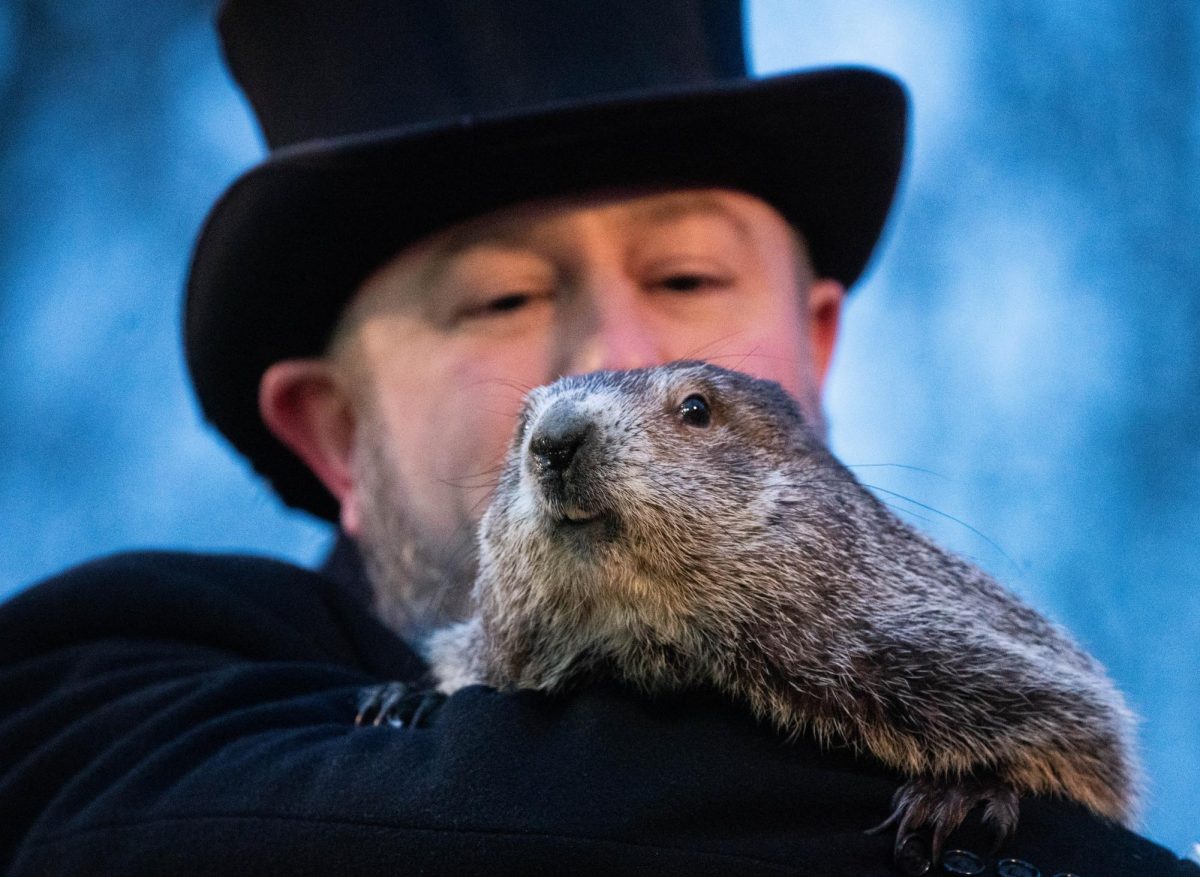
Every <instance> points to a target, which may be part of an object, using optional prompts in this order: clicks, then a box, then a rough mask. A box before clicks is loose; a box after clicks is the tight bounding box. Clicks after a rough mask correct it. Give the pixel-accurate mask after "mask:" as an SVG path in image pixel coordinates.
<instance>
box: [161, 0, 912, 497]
mask: <svg viewBox="0 0 1200 877" xmlns="http://www.w3.org/2000/svg"><path fill="white" fill-rule="evenodd" d="M218 23H219V28H220V32H221V36H222V39H223V41H224V47H225V53H226V57H227V59H228V61H229V65H230V67H231V69H232V70H233V73H234V76H235V77H236V79H237V80H238V82H239V84H240V85H241V86H242V88H243V89H244V90H245V92H246V94H247V96H248V97H249V99H250V101H251V103H252V104H253V106H254V109H255V111H256V113H257V115H258V119H259V122H260V124H261V125H262V128H263V131H264V132H265V134H266V139H267V143H268V144H269V146H270V149H271V155H270V157H269V158H268V159H267V160H266V161H264V162H263V163H262V164H260V165H258V166H257V167H255V168H253V169H251V170H250V171H249V172H247V173H246V174H245V175H243V176H242V177H241V178H240V179H238V180H237V181H236V182H235V183H234V184H233V186H231V187H230V189H229V191H227V192H226V193H225V195H224V196H223V197H222V198H221V199H220V200H219V201H218V202H217V204H216V206H215V207H214V208H213V210H212V212H211V213H210V214H209V217H208V220H207V222H206V224H205V226H204V230H203V232H202V233H201V236H200V239H199V242H198V243H197V246H196V251H195V255H194V258H193V262H192V266H191V274H190V277H189V279H188V298H187V305H186V314H185V327H184V332H185V344H186V348H187V360H188V367H189V369H190V371H191V375H192V380H193V382H194V384H195V387H196V392H197V395H198V396H199V399H200V404H201V406H202V407H203V409H204V413H205V414H206V416H207V417H208V418H209V419H210V420H211V421H212V422H213V423H214V424H215V425H216V426H217V427H218V428H219V429H220V430H221V431H222V432H223V433H224V434H225V436H226V437H227V438H228V439H229V440H230V441H231V442H232V443H233V444H234V446H235V447H237V448H238V450H240V451H241V452H242V453H243V454H245V455H246V456H247V457H248V458H249V459H250V461H251V462H252V463H253V464H254V466H255V468H256V469H257V470H258V471H259V472H260V473H262V474H263V475H265V476H266V477H267V478H268V479H270V481H271V483H272V484H273V485H274V487H275V489H276V491H277V492H278V493H279V495H280V496H281V497H282V498H283V499H284V501H286V502H287V503H289V504H291V505H294V506H297V507H300V508H304V509H307V510H309V511H311V512H313V513H314V514H317V515H319V516H321V517H325V518H329V519H331V520H332V519H335V518H336V515H337V509H336V505H335V503H334V501H333V498H332V497H331V496H330V495H329V494H328V493H327V492H326V491H325V489H324V488H323V487H322V486H321V484H320V483H319V482H318V481H317V480H316V479H315V478H314V477H313V475H312V474H311V473H310V472H309V471H308V469H307V467H305V466H304V464H302V463H301V462H300V461H299V460H298V459H297V458H295V457H294V456H293V455H292V454H291V453H290V451H288V450H286V449H285V448H284V447H283V446H282V445H281V444H280V443H279V442H277V441H276V440H275V438H274V437H273V436H272V435H271V434H270V432H269V431H268V430H267V429H266V427H265V426H264V425H263V423H262V420H261V419H260V417H259V414H258V406H257V399H258V382H259V379H260V378H261V376H262V373H263V372H264V370H265V369H266V368H267V367H268V366H270V365H271V364H272V363H274V362H277V361H279V360H281V359H286V358H289V357H298V356H313V355H316V354H319V353H320V352H321V351H322V350H323V349H324V347H325V345H326V343H327V341H328V339H329V337H330V334H331V332H332V330H333V327H334V325H335V323H336V321H337V319H338V316H339V314H340V312H341V310H342V308H343V307H344V305H345V304H346V302H347V301H348V300H349V298H350V296H351V295H352V294H353V293H354V291H355V289H356V288H357V287H358V285H359V284H361V283H362V281H364V280H365V279H366V278H367V277H368V276H369V275H370V274H371V273H372V272H373V271H374V269H376V268H377V267H379V266H380V265H381V264H382V263H383V262H385V261H386V260H387V259H388V258H389V257H390V256H392V255H394V254H395V253H396V252H397V251H398V250H399V249H400V248H402V247H403V246H405V245H406V244H409V243H412V242H414V241H416V240H417V239H419V238H421V237H423V236H425V235H427V234H429V233H431V232H433V231H435V230H437V229H439V228H442V227H444V226H447V225H450V224H452V223H455V222H458V221H461V220H464V219H467V218H470V217H472V216H476V215H479V214H481V213H483V212H486V211H489V210H492V209H496V208H499V207H502V206H504V205H507V204H512V203H515V202H520V201H527V200H530V199H534V198H541V197H549V196H553V195H559V194H564V193H569V192H584V191H587V190H591V189H597V188H602V187H606V186H630V185H639V184H647V185H659V184H668V185H673V184H679V185H697V184H699V185H706V186H723V187H729V188H734V189H740V190H743V191H746V192H750V193H752V194H756V195H758V196H759V197H761V198H763V199H764V200H766V201H768V202H769V203H771V204H772V205H773V206H774V207H775V208H776V209H777V210H779V211H780V212H781V213H782V214H783V215H784V216H785V217H787V219H788V220H789V221H790V222H792V223H793V224H794V225H795V226H796V227H797V228H799V229H801V230H802V231H803V233H804V235H805V238H806V239H807V241H808V244H809V248H810V251H811V253H812V257H813V261H814V263H815V266H816V269H817V271H818V273H819V274H821V275H823V276H828V277H834V278H836V279H838V280H840V281H842V282H843V283H844V284H845V285H847V286H849V285H851V284H852V283H853V282H854V281H855V280H856V279H857V278H858V277H859V275H860V274H861V272H862V270H863V267H864V266H865V264H866V262H867V259H868V257H869V256H870V253H871V250H872V248H873V247H874V245H875V242H876V240H877V238H878V237H879V234H880V231H881V229H882V226H883V222H884V219H885V217H886V215H887V211H888V207H889V205H890V203H891V199H892V195H893V192H894V190H895V186H896V181H897V178H898V176H899V172H900V166H901V161H902V156H903V151H904V134H905V111H906V99H905V95H904V91H903V89H902V87H901V86H900V85H899V84H898V83H897V82H896V81H895V80H894V79H892V78H890V77H888V76H885V75H883V74H881V73H878V72H874V71H870V70H865V69H856V68H834V69H823V70H814V71H809V72H803V73H798V74H792V75H786V76H777V77H772V78H766V79H751V78H748V77H747V73H746V67H745V60H744V55H743V49H742V26H743V25H742V19H741V4H740V2H739V0H334V2H331V0H290V2H285V0H229V2H226V3H225V4H224V5H223V7H222V9H221V11H220V13H219V18H218Z"/></svg>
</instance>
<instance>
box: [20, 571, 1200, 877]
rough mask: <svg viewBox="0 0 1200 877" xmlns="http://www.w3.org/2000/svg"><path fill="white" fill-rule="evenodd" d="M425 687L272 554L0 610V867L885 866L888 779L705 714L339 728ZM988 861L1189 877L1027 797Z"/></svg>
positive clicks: (1103, 829) (623, 702)
mask: <svg viewBox="0 0 1200 877" xmlns="http://www.w3.org/2000/svg"><path fill="white" fill-rule="evenodd" d="M423 670H424V668H423V666H422V664H421V662H420V660H419V659H418V658H417V657H416V655H415V654H414V653H413V652H412V651H411V650H410V649H409V648H408V647H407V646H406V645H405V644H404V643H403V642H401V641H400V640H399V639H397V638H396V637H395V636H393V635H392V634H391V633H390V632H389V631H387V630H386V629H385V628H384V627H383V626H382V625H381V624H379V622H377V621H376V620H375V619H374V617H373V616H372V615H371V613H370V611H369V610H368V608H367V606H366V605H365V603H364V601H363V600H362V599H361V597H358V596H355V595H354V594H353V593H351V592H350V591H348V590H347V589H345V588H343V587H341V586H339V585H337V584H335V583H334V582H332V581H331V580H329V579H327V578H324V577H322V576H320V575H318V574H316V573H312V572H309V571H305V570H301V569H298V568H296V567H293V566H288V565H285V564H281V563H276V562H272V561H266V560H260V559H251V558H235V557H212V556H189V555H182V554H130V555H123V556H118V557H114V558H110V559H106V560H101V561H97V562H95V563H92V564H89V565H87V566H83V567H80V568H78V569H75V570H73V571H71V572H68V573H66V574H64V575H62V576H59V577H58V578H56V579H53V580H51V581H48V582H46V583H44V584H42V585H40V586H38V587H36V588H33V589H31V590H29V591H27V592H25V593H23V594H20V595H19V596H17V597H16V598H14V599H12V600H11V601H9V602H8V603H7V604H6V605H4V606H2V607H0V871H11V873H14V874H56V873H63V874H81V873H111V874H122V875H132V874H156V875H163V874H190V873H220V874H248V875H249V874H254V875H264V874H288V875H301V874H321V875H324V874H339V873H383V874H409V873H428V874H433V873H446V874H506V873H540V872H544V873H580V872H587V873H609V874H612V873H644V874H651V875H655V877H662V875H667V874H706V873H712V874H785V873H786V874H818V875H846V877H849V875H856V877H857V875H873V874H879V875H883V874H892V873H895V871H894V870H893V868H892V866H891V857H890V839H889V838H887V837H882V836H867V835H865V834H864V833H863V829H865V828H868V827H869V826H871V825H873V824H875V823H878V822H879V821H881V820H882V819H883V818H884V817H885V816H886V815H887V813H888V811H889V799H890V797H891V794H892V792H893V790H894V789H895V786H896V778H895V777H894V776H890V775H889V774H888V773H887V772H886V771H884V770H882V769H880V768H879V767H878V766H877V765H875V764H873V763H872V762H870V761H867V760H865V759H855V758H853V757H851V756H850V755H849V754H848V753H845V752H822V751H820V750H818V748H817V747H816V746H815V745H813V744H812V743H810V742H807V741H803V740H802V741H799V742H797V743H794V744H787V743H785V742H783V741H781V740H780V739H779V738H778V737H777V735H775V734H774V733H772V732H771V731H769V730H768V729H766V728H763V727H759V726H757V725H756V724H755V723H754V722H753V721H752V720H751V719H750V718H749V717H747V716H746V715H745V714H744V711H743V710H740V709H737V708H736V707H730V706H726V705H724V704H721V703H719V702H717V701H715V700H714V699H712V698H710V697H708V696H705V695H700V694H697V695H689V696H687V697H671V698H663V699H659V700H656V701H651V700H647V699H644V698H639V697H635V696H633V695H630V694H628V693H625V692H622V691H619V690H616V689H610V688H594V689H589V690H586V691H583V692H579V693H577V694H573V695H570V696H564V697H548V696H544V695H540V694H536V693H531V692H519V693H514V694H501V693H497V692H495V691H492V690H489V689H486V688H482V687H472V688H468V689H464V690H463V691H461V692H459V693H457V694H455V695H454V696H453V697H450V698H448V699H446V700H444V702H442V701H433V700H430V701H428V703H429V704H430V706H431V707H433V708H432V709H431V710H430V712H429V714H428V716H427V717H426V719H425V720H424V721H423V722H422V723H421V724H420V725H419V726H418V727H416V728H413V729H405V730H396V729H392V728H356V727H354V725H353V717H354V713H355V707H356V700H357V693H358V690H359V689H360V688H361V687H363V686H366V685H371V684H374V683H378V682H380V681H386V680H392V679H406V680H417V679H418V678H419V677H420V676H421V675H422V673H423ZM964 837H966V838H967V839H966V840H963V839H962V838H958V839H956V843H957V844H958V845H959V846H963V845H967V844H969V843H972V841H970V832H969V831H968V832H966V833H965V835H964ZM1004 855H1006V856H1012V857H1015V858H1019V859H1024V860H1027V861H1029V862H1031V863H1033V864H1034V865H1036V866H1037V867H1038V868H1040V869H1041V872H1042V874H1044V875H1047V877H1049V875H1052V874H1055V873H1058V872H1066V871H1073V872H1076V873H1078V874H1080V875H1084V877H1101V875H1154V874H1164V875H1165V874H1192V875H1200V868H1196V867H1195V866H1193V865H1189V864H1186V863H1183V862H1180V861H1179V860H1177V859H1176V858H1175V857H1174V856H1172V855H1171V854H1170V853H1169V852H1168V851H1166V850H1164V849H1162V848H1161V847H1158V846H1156V845H1154V844H1152V843H1150V842H1148V841H1145V840H1143V839H1141V838H1139V837H1137V836H1135V835H1133V834H1130V833H1128V832H1126V831H1124V830H1122V829H1119V828H1115V827H1112V826H1109V825H1106V824H1103V823H1101V822H1099V821H1097V820H1096V819H1094V818H1092V817H1090V816H1088V815H1087V814H1085V813H1084V812H1082V811H1081V810H1079V809H1078V808H1076V807H1073V806H1069V805H1066V804H1062V803H1054V802H1050V801H1041V800H1029V801H1025V802H1024V803H1023V805H1022V809H1021V825H1020V829H1019V831H1018V835H1017V838H1016V839H1015V840H1014V841H1013V842H1011V844H1010V845H1009V846H1008V847H1007V848H1006V849H1005V850H1004ZM988 873H993V872H991V871H989V872H988Z"/></svg>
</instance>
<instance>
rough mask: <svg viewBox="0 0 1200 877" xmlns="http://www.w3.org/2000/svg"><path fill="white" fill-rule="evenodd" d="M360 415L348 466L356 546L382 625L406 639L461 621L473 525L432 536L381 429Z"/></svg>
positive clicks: (470, 574)
mask: <svg viewBox="0 0 1200 877" xmlns="http://www.w3.org/2000/svg"><path fill="white" fill-rule="evenodd" d="M372 421H373V418H366V419H365V420H364V421H362V422H361V423H360V428H359V429H358V430H357V435H356V437H355V442H356V448H355V467H356V476H357V478H358V483H359V484H360V485H363V490H362V494H361V495H362V506H361V509H360V513H361V531H360V534H359V538H358V548H359V552H360V553H361V555H362V559H363V564H364V567H365V569H366V573H367V578H368V580H369V581H370V583H371V588H372V591H373V593H374V599H375V611H376V613H377V614H378V615H379V617H380V618H381V619H382V620H383V622H384V623H385V624H386V625H388V627H390V628H391V629H392V630H394V631H396V632H397V633H398V634H399V635H400V636H402V637H404V638H405V639H407V640H409V641H419V640H421V639H423V638H424V637H425V636H426V635H427V634H428V633H429V632H430V631H432V630H435V629H437V628H438V627H442V626H444V625H446V624H449V623H451V622H454V621H458V620H461V619H463V618H466V617H467V615H468V612H469V609H470V601H471V586H472V583H473V582H474V580H475V571H476V568H477V554H476V547H475V528H474V526H473V525H470V524H466V523H464V524H463V525H462V526H461V527H459V528H458V530H457V531H456V532H455V533H454V534H453V535H452V536H451V537H450V538H449V539H434V538H433V537H432V536H431V535H430V534H428V532H427V531H426V530H425V529H424V528H423V527H422V526H421V522H420V521H414V520H413V519H412V517H411V515H410V514H409V512H408V503H407V501H406V492H405V490H404V488H403V486H402V485H401V483H400V479H399V478H397V476H396V467H395V466H393V465H392V463H391V460H390V456H389V453H388V447H387V443H386V437H385V434H384V431H383V430H382V429H381V428H379V427H378V425H377V423H374V422H372Z"/></svg>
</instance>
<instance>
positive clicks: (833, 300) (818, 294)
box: [808, 277, 846, 387]
mask: <svg viewBox="0 0 1200 877" xmlns="http://www.w3.org/2000/svg"><path fill="white" fill-rule="evenodd" d="M845 299H846V287H844V286H842V284H841V283H839V282H838V281H836V280H832V279H830V278H828V277H821V278H818V279H817V280H814V281H813V282H812V285H811V286H810V287H809V290H808V343H809V350H810V351H811V354H812V358H813V367H814V369H815V372H814V373H815V374H816V376H817V381H818V382H819V386H821V387H824V386H825V376H826V375H827V374H828V373H829V366H830V364H831V363H832V362H833V350H834V347H836V346H837V337H838V326H839V325H840V324H841V319H842V302H843V301H845Z"/></svg>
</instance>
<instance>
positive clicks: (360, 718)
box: [354, 682, 408, 728]
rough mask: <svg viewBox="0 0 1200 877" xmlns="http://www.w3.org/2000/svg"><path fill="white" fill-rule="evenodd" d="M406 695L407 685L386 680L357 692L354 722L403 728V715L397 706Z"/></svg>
mask: <svg viewBox="0 0 1200 877" xmlns="http://www.w3.org/2000/svg"><path fill="white" fill-rule="evenodd" d="M407 695H408V686H407V685H405V684H404V683H403V682H388V683H387V684H385V685H373V686H371V687H370V688H364V689H363V690H362V691H360V692H359V693H358V715H356V716H355V717H354V724H356V725H358V726H359V727H362V726H363V725H375V726H376V727H378V726H379V725H385V724H386V725H391V726H392V727H393V728H403V727H404V725H405V717H404V716H403V715H401V714H400V710H399V707H400V705H401V704H402V703H403V702H404V698H405V697H406V696H407Z"/></svg>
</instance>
